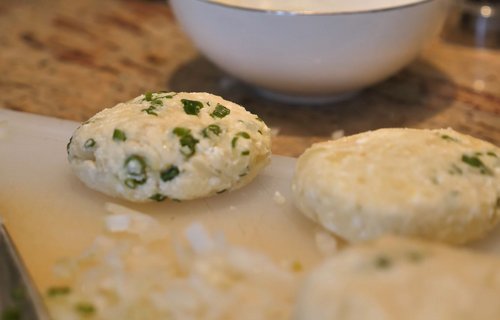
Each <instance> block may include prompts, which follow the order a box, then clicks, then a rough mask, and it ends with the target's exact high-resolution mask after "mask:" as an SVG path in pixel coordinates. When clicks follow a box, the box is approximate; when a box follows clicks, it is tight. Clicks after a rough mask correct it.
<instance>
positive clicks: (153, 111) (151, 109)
mask: <svg viewBox="0 0 500 320" xmlns="http://www.w3.org/2000/svg"><path fill="white" fill-rule="evenodd" d="M141 111H143V112H146V113H147V114H149V115H152V116H158V113H156V112H157V111H158V110H156V107H154V106H150V107H149V108H146V109H142V110H141Z"/></svg>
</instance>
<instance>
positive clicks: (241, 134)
mask: <svg viewBox="0 0 500 320" xmlns="http://www.w3.org/2000/svg"><path fill="white" fill-rule="evenodd" d="M236 135H237V136H238V137H242V138H245V139H250V135H249V134H248V133H247V132H245V131H241V132H238V133H237V134H236Z"/></svg>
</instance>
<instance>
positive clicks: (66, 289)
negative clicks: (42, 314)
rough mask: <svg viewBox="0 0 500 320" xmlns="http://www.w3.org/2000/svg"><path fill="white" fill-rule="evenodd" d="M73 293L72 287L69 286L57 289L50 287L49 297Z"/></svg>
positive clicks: (56, 287)
mask: <svg viewBox="0 0 500 320" xmlns="http://www.w3.org/2000/svg"><path fill="white" fill-rule="evenodd" d="M70 292H71V289H70V287H67V286H55V287H50V288H49V289H48V290H47V295H48V296H49V297H59V296H65V295H67V294H69V293H70Z"/></svg>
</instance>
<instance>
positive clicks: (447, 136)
mask: <svg viewBox="0 0 500 320" xmlns="http://www.w3.org/2000/svg"><path fill="white" fill-rule="evenodd" d="M441 138H442V139H444V140H448V141H453V142H458V140H457V139H456V138H453V137H450V136H449V135H447V134H442V135H441Z"/></svg>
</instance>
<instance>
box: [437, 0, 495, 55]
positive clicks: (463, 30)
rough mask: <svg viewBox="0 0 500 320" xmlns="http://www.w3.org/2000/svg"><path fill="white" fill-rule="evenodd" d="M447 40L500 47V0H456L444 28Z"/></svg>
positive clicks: (479, 45)
mask: <svg viewBox="0 0 500 320" xmlns="http://www.w3.org/2000/svg"><path fill="white" fill-rule="evenodd" d="M443 38H444V39H445V40H447V41H450V42H454V43H458V44H462V45H467V46H475V47H485V48H492V49H498V48H500V0H455V1H453V4H452V6H451V8H450V13H449V15H448V19H447V21H446V23H445V26H444V29H443Z"/></svg>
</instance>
